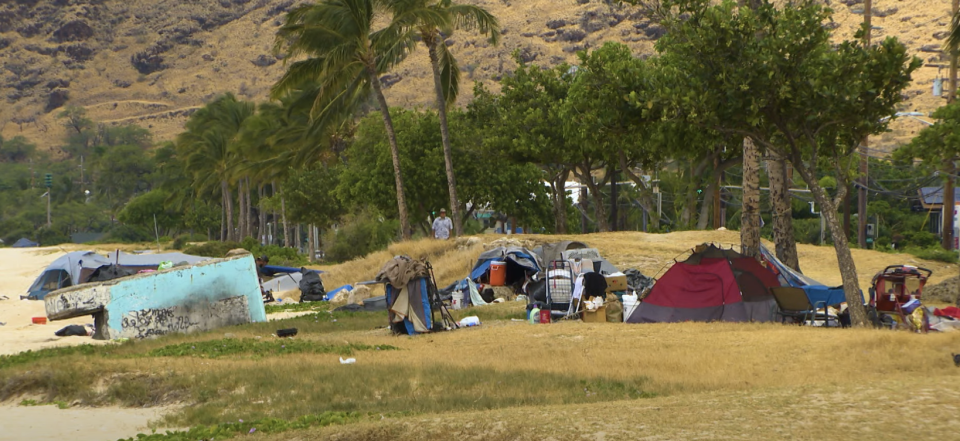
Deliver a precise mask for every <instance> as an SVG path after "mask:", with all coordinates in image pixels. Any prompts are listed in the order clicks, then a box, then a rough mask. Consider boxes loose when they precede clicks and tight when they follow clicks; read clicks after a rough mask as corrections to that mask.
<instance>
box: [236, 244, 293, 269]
mask: <svg viewBox="0 0 960 441" xmlns="http://www.w3.org/2000/svg"><path fill="white" fill-rule="evenodd" d="M243 244H244V247H243V248H244V249H246V250H247V251H250V252H251V253H253V255H254V256H257V257H260V256H264V255H266V256H267V257H268V258H269V259H270V265H281V266H293V267H297V266H304V265H306V264H307V263H309V262H307V256H304V255H303V254H300V252H298V251H297V249H296V248H286V247H281V246H279V245H260V244H256V243H255V244H254V245H253V246H251V247H250V248H247V247H246V245H247V242H246V241H244V242H243Z"/></svg>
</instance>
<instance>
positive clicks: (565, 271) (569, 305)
mask: <svg viewBox="0 0 960 441" xmlns="http://www.w3.org/2000/svg"><path fill="white" fill-rule="evenodd" d="M575 281H576V277H575V276H574V274H573V268H572V267H571V265H570V262H569V261H566V260H554V261H552V262H550V263H549V264H548V265H547V281H546V288H547V309H548V310H550V317H551V319H554V318H566V317H569V316H571V315H573V314H576V313H577V312H578V311H577V308H578V306H579V302H574V301H573V285H574V282H575Z"/></svg>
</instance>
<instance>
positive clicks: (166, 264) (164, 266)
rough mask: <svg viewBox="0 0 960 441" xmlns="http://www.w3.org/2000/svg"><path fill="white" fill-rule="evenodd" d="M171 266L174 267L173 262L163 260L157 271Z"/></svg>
mask: <svg viewBox="0 0 960 441" xmlns="http://www.w3.org/2000/svg"><path fill="white" fill-rule="evenodd" d="M170 268H173V262H170V261H168V260H165V261H163V262H160V266H158V267H157V271H163V270H165V269H170Z"/></svg>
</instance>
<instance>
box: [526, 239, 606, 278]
mask: <svg viewBox="0 0 960 441" xmlns="http://www.w3.org/2000/svg"><path fill="white" fill-rule="evenodd" d="M534 252H536V253H537V255H539V257H540V259H541V260H542V261H543V263H544V264H545V265H547V266H549V265H550V262H553V261H554V260H567V259H574V258H580V259H590V260H591V261H593V262H595V263H596V262H600V272H602V273H605V274H613V273H615V272H617V271H619V270H618V269H617V267H615V266H613V264H612V263H610V262H609V261H607V260H606V259H604V258H603V257H601V256H600V252H599V251H598V250H597V249H596V248H590V246H589V245H587V244H585V243H583V242H577V241H571V240H564V241H560V242H554V243H548V244H545V245H542V246H539V247H537V248H535V249H534Z"/></svg>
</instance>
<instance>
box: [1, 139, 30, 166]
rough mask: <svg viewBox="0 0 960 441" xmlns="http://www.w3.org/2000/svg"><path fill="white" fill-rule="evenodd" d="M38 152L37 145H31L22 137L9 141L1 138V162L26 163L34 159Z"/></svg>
mask: <svg viewBox="0 0 960 441" xmlns="http://www.w3.org/2000/svg"><path fill="white" fill-rule="evenodd" d="M36 151H37V146H36V144H31V143H30V141H28V140H27V138H24V137H22V136H14V137H13V138H10V139H8V140H4V139H3V137H0V162H26V161H28V160H30V159H31V158H33V156H34V153H35V152H36Z"/></svg>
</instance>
